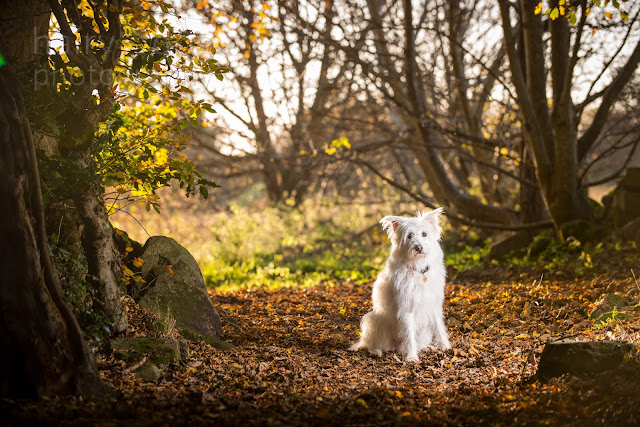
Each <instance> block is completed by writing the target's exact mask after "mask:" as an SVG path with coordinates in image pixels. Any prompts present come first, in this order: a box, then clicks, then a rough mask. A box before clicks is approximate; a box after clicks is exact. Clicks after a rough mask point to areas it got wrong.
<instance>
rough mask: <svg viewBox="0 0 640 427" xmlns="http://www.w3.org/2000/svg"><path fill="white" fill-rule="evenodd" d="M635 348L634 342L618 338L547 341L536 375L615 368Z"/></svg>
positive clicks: (547, 377)
mask: <svg viewBox="0 0 640 427" xmlns="http://www.w3.org/2000/svg"><path fill="white" fill-rule="evenodd" d="M634 348H635V346H634V345H633V344H630V343H625V342H617V341H600V342H578V341H573V340H560V341H555V342H551V343H547V344H546V345H545V346H544V349H543V350H542V355H541V356H540V363H539V364H538V372H537V373H536V376H537V377H538V378H540V379H549V378H553V377H559V376H561V375H563V374H574V375H579V374H587V373H592V372H602V371H607V370H611V369H615V368H617V367H618V366H619V365H620V364H621V363H622V361H623V360H624V357H625V355H626V354H628V353H630V352H631V351H634Z"/></svg>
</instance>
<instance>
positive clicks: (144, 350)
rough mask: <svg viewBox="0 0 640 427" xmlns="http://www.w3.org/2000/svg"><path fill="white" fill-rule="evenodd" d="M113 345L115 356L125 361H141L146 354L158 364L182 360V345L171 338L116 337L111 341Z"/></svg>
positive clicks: (148, 358)
mask: <svg viewBox="0 0 640 427" xmlns="http://www.w3.org/2000/svg"><path fill="white" fill-rule="evenodd" d="M111 347H112V348H113V351H114V355H115V357H116V358H117V359H120V360H124V361H125V362H139V361H141V360H142V359H143V358H144V357H145V356H147V360H149V361H150V362H152V363H155V364H157V365H168V364H169V363H172V362H179V361H180V360H181V359H180V345H179V344H178V342H177V341H176V340H172V339H169V338H155V337H141V338H138V337H133V338H116V339H114V340H113V341H112V342H111Z"/></svg>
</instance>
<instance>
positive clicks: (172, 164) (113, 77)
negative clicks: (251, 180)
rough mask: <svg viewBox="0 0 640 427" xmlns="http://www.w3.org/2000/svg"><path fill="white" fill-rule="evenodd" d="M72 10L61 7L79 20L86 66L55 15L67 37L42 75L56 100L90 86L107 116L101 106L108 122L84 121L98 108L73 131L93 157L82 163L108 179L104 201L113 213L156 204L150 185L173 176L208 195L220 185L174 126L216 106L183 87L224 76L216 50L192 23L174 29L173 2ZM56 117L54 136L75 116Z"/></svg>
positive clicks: (194, 121) (146, 0)
mask: <svg viewBox="0 0 640 427" xmlns="http://www.w3.org/2000/svg"><path fill="white" fill-rule="evenodd" d="M76 12H78V16H76V15H74V14H71V15H69V13H71V12H70V11H69V10H67V14H68V16H70V18H69V19H70V21H71V23H72V24H74V25H77V27H72V29H73V30H75V31H76V32H75V37H76V38H77V39H78V40H80V46H79V49H80V51H81V52H80V53H82V55H83V56H82V57H80V58H81V59H82V58H84V59H85V60H86V61H87V62H88V63H89V64H91V65H90V66H89V67H87V65H86V64H84V65H83V63H84V61H81V60H80V59H78V55H77V52H76V55H75V56H74V55H72V53H73V49H70V48H69V47H68V46H69V45H70V44H73V43H75V42H76V41H75V40H73V42H69V41H68V38H69V35H68V34H67V33H65V28H66V27H67V26H68V25H69V23H68V22H66V21H65V22H63V23H60V22H57V21H55V22H54V24H53V26H52V29H51V34H56V33H62V34H63V35H64V37H65V44H64V45H58V46H55V43H54V47H53V50H52V53H51V54H50V55H49V61H48V63H47V65H48V67H49V70H48V72H49V76H48V79H50V80H51V81H52V82H54V83H55V90H56V91H57V96H56V98H57V99H58V102H59V100H60V99H63V100H70V101H69V102H72V103H73V102H75V103H77V102H78V100H77V99H76V98H78V97H82V96H87V90H92V88H95V89H93V91H92V92H90V95H89V98H90V101H91V104H92V107H91V108H92V110H95V111H102V113H101V114H102V115H104V114H105V111H104V110H105V109H108V111H106V117H108V118H107V120H106V121H102V122H101V123H95V122H92V121H91V120H94V119H96V118H97V120H98V121H100V120H103V119H101V117H103V116H101V115H100V114H98V115H94V116H91V117H93V118H90V119H89V122H88V123H85V126H86V127H87V129H89V133H88V134H87V133H85V131H82V132H81V133H80V134H79V135H76V137H79V138H80V139H81V140H83V141H82V144H86V143H87V141H86V140H88V141H90V147H91V149H92V155H93V157H94V159H95V160H96V162H97V164H96V166H95V169H92V170H91V171H89V172H90V173H93V174H96V175H97V177H98V178H99V179H100V183H101V185H102V186H111V187H114V193H112V194H111V195H110V196H112V197H108V200H107V201H108V203H109V204H110V206H111V212H113V210H114V209H118V208H119V207H120V206H121V205H122V203H123V202H124V203H125V204H126V203H130V202H132V201H143V202H144V203H146V206H147V209H150V208H151V207H153V208H154V209H156V210H158V200H159V197H158V196H157V194H156V190H157V189H159V188H162V187H164V186H168V185H171V183H172V180H175V181H174V182H177V183H179V185H180V188H184V189H185V191H186V194H187V196H189V195H191V194H195V193H196V192H198V193H199V194H200V195H202V196H203V197H204V198H206V197H208V192H209V189H211V188H215V187H217V185H216V184H215V183H214V182H212V181H209V180H208V179H206V178H204V176H203V175H202V174H201V173H199V172H197V171H196V170H195V167H194V165H193V163H191V162H190V161H189V160H187V159H186V157H185V156H184V155H183V154H182V151H183V150H184V149H185V148H186V147H187V141H188V138H186V137H184V136H182V135H181V131H182V130H184V129H185V128H186V127H188V126H199V125H201V124H203V123H204V121H203V119H202V117H201V116H202V115H203V112H205V111H208V112H211V113H215V111H214V110H213V108H212V107H211V104H210V103H208V102H205V101H204V100H199V101H194V100H191V99H190V98H189V97H190V96H191V93H192V92H191V90H190V89H188V88H187V87H186V86H185V81H187V80H191V79H193V75H194V74H206V75H209V74H211V75H214V76H215V77H216V78H217V79H218V80H222V78H223V73H224V72H225V71H226V70H225V69H223V68H222V67H220V66H218V65H217V61H216V60H215V59H214V58H213V54H215V49H210V50H206V51H202V50H200V48H199V46H198V45H197V40H196V35H195V34H194V33H193V32H192V31H190V30H183V31H178V30H176V28H175V25H174V22H176V19H173V18H172V14H174V10H173V6H172V5H171V4H170V3H168V2H164V1H159V0H143V1H141V2H138V3H136V4H126V5H125V6H123V7H121V8H118V7H117V6H115V5H109V4H108V3H107V4H94V3H89V2H88V1H87V0H83V1H81V2H79V3H78V5H77V11H76ZM56 17H58V18H60V16H59V15H56ZM71 17H72V18H71ZM80 22H82V25H80V24H79V23H80ZM117 25H119V26H120V27H121V37H118V36H119V35H120V34H119V33H118V32H117V28H115V27H116V26H117ZM63 47H64V51H63ZM114 55H117V56H118V57H117V58H115V60H112V61H113V63H114V65H113V66H112V69H109V68H108V62H109V61H108V60H109V58H110V57H112V56H114ZM87 58H88V59H87ZM94 64H100V65H99V66H98V65H94ZM96 67H97V68H96ZM100 67H102V68H100ZM105 67H106V68H105ZM95 74H97V75H98V76H96V75H95ZM96 80H98V81H96ZM60 119H61V120H60V121H59V123H58V126H57V128H54V129H50V131H51V132H52V133H53V134H54V135H61V134H62V132H64V128H65V127H69V126H70V124H69V122H72V121H74V120H75V121H78V118H71V117H61V118H60ZM79 121H80V122H81V121H82V119H81V118H80V120H79ZM92 134H93V136H92ZM118 202H119V203H120V205H118Z"/></svg>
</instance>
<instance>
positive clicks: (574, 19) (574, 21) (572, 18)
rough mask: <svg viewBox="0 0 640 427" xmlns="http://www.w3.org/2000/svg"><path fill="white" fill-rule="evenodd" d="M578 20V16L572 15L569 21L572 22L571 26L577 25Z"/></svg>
mask: <svg viewBox="0 0 640 427" xmlns="http://www.w3.org/2000/svg"><path fill="white" fill-rule="evenodd" d="M577 20H578V18H576V14H575V13H572V14H571V16H569V21H570V22H571V25H576V21H577Z"/></svg>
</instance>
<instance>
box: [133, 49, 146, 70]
mask: <svg viewBox="0 0 640 427" xmlns="http://www.w3.org/2000/svg"><path fill="white" fill-rule="evenodd" d="M146 57H147V54H146V53H141V54H138V55H136V57H135V58H133V61H131V69H130V70H129V72H130V73H131V74H138V73H139V72H140V69H141V68H142V64H144V61H145V59H146Z"/></svg>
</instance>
